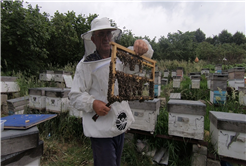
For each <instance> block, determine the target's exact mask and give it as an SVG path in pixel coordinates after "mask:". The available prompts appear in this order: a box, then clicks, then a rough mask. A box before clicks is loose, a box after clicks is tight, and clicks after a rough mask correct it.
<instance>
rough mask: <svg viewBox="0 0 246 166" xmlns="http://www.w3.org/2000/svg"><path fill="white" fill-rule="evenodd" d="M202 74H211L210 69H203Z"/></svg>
mask: <svg viewBox="0 0 246 166" xmlns="http://www.w3.org/2000/svg"><path fill="white" fill-rule="evenodd" d="M201 74H204V75H208V74H209V69H202V70H201Z"/></svg>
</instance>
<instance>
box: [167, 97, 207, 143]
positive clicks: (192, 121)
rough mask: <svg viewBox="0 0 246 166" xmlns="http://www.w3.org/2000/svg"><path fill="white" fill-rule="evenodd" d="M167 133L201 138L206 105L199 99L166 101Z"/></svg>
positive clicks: (202, 136)
mask: <svg viewBox="0 0 246 166" xmlns="http://www.w3.org/2000/svg"><path fill="white" fill-rule="evenodd" d="M168 112H169V116H168V134H169V135H174V136H180V137H186V138H193V139H198V140H203V138H204V116H205V115H206V105H205V104H203V103H202V102H200V101H192V100H169V101H168Z"/></svg>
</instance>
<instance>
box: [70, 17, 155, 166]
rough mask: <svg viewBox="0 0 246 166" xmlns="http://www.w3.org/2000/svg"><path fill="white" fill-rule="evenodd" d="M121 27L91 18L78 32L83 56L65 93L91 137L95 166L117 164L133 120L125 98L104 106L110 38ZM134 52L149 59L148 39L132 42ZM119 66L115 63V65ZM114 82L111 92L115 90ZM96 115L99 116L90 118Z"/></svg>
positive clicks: (85, 130)
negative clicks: (80, 31) (80, 115)
mask: <svg viewBox="0 0 246 166" xmlns="http://www.w3.org/2000/svg"><path fill="white" fill-rule="evenodd" d="M120 34H121V30H120V29H118V28H116V27H112V26H111V24H110V21H109V19H108V18H105V17H104V18H95V19H94V20H93V21H92V22H91V30H90V31H88V32H86V33H84V34H82V35H81V37H82V39H83V40H84V45H85V55H84V57H83V59H82V60H81V61H80V62H79V63H78V65H77V67H76V72H75V75H74V79H73V85H72V88H71V91H70V93H69V99H70V103H71V105H72V106H73V107H74V108H75V109H77V110H78V111H83V130H84V134H85V136H86V137H90V139H91V147H92V150H93V158H94V165H95V166H119V165H120V160H121V155H122V151H123V145H124V133H125V131H126V130H127V129H128V128H129V127H130V125H131V124H132V123H133V122H134V117H133V115H132V112H131V109H130V107H129V105H128V102H127V101H122V102H115V103H113V104H111V106H109V107H107V106H106V103H108V101H107V89H108V79H109V64H110V61H111V58H110V56H111V45H110V44H109V42H110V41H115V40H116V39H117V38H118V37H119V36H120ZM133 49H134V51H135V52H136V53H137V54H138V55H144V56H146V57H149V58H151V57H152V55H153V50H152V47H151V46H150V44H149V43H148V41H146V40H142V39H138V40H136V41H135V42H134V46H133ZM116 68H119V69H120V67H119V66H116ZM117 87H118V86H117V85H115V92H116V93H117V92H118V89H117ZM95 114H97V115H99V118H98V119H97V120H96V121H93V119H92V117H93V116H94V115H95Z"/></svg>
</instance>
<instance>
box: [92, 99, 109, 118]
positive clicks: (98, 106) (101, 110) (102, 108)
mask: <svg viewBox="0 0 246 166" xmlns="http://www.w3.org/2000/svg"><path fill="white" fill-rule="evenodd" d="M110 108H111V107H107V106H106V103H104V102H102V101H100V100H94V102H93V109H94V111H95V112H96V113H97V115H99V116H105V115H107V114H108V112H109V111H110Z"/></svg>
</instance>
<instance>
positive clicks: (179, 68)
mask: <svg viewBox="0 0 246 166" xmlns="http://www.w3.org/2000/svg"><path fill="white" fill-rule="evenodd" d="M176 76H180V79H181V80H182V79H183V67H177V69H176Z"/></svg>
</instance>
